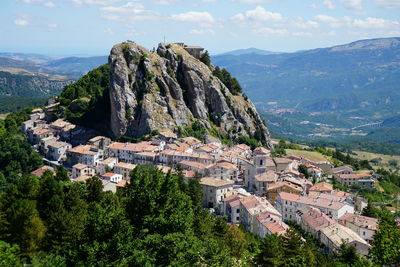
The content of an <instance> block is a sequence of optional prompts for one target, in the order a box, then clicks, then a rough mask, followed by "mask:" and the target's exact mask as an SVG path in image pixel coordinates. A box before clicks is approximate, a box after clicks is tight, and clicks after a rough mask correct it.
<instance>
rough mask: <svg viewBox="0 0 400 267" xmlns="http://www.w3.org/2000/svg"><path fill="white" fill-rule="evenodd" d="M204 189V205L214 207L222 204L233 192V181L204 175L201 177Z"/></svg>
mask: <svg viewBox="0 0 400 267" xmlns="http://www.w3.org/2000/svg"><path fill="white" fill-rule="evenodd" d="M200 185H201V188H202V190H203V206H204V207H208V208H213V207H216V206H220V205H221V204H222V202H223V200H224V198H226V197H227V196H229V195H231V194H232V191H233V181H226V180H221V179H215V178H212V177H204V178H201V179H200Z"/></svg>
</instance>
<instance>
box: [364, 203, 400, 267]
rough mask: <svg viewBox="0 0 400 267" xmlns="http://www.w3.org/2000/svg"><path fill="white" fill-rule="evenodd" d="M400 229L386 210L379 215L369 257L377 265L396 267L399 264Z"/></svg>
mask: <svg viewBox="0 0 400 267" xmlns="http://www.w3.org/2000/svg"><path fill="white" fill-rule="evenodd" d="M399 240H400V229H399V228H398V226H397V225H396V221H395V219H394V216H393V215H392V214H391V213H390V212H389V211H388V210H386V209H383V210H382V212H381V214H380V220H379V229H378V230H377V231H376V232H375V235H374V239H373V240H372V248H371V250H370V256H371V258H372V260H373V262H374V263H376V264H379V265H396V264H398V263H399V262H400V242H399Z"/></svg>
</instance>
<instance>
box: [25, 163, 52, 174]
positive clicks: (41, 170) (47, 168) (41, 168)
mask: <svg viewBox="0 0 400 267" xmlns="http://www.w3.org/2000/svg"><path fill="white" fill-rule="evenodd" d="M47 170H48V171H51V172H53V171H54V169H53V168H52V167H50V166H46V165H45V166H42V167H40V168H39V169H36V170H34V171H32V172H31V175H35V176H42V175H43V173H45V171H47Z"/></svg>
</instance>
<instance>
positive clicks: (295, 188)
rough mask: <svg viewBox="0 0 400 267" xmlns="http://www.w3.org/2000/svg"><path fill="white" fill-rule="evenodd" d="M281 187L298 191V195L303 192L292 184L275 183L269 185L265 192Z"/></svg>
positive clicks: (299, 187)
mask: <svg viewBox="0 0 400 267" xmlns="http://www.w3.org/2000/svg"><path fill="white" fill-rule="evenodd" d="M283 186H288V187H290V188H292V189H293V190H296V191H299V192H300V193H301V192H302V191H303V190H302V188H301V186H299V185H296V184H292V183H290V182H275V183H272V184H269V185H268V187H267V190H268V191H269V190H272V189H275V188H279V187H283Z"/></svg>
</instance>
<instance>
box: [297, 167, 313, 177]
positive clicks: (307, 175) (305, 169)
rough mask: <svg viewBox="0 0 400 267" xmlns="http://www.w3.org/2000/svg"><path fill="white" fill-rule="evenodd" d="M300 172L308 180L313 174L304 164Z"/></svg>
mask: <svg viewBox="0 0 400 267" xmlns="http://www.w3.org/2000/svg"><path fill="white" fill-rule="evenodd" d="M299 172H300V173H302V174H304V176H305V177H306V179H308V178H309V177H310V176H311V174H310V173H309V172H308V169H307V167H306V166H305V165H303V164H300V165H299Z"/></svg>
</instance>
